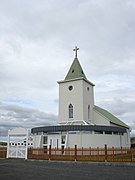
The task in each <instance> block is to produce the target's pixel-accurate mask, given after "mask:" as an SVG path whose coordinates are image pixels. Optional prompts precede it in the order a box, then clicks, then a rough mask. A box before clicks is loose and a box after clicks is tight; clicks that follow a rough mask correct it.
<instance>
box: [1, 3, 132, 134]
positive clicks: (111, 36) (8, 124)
mask: <svg viewBox="0 0 135 180" xmlns="http://www.w3.org/2000/svg"><path fill="white" fill-rule="evenodd" d="M75 46H78V47H79V48H80V50H79V52H78V59H79V61H80V63H81V65H82V68H83V70H84V72H85V74H86V76H87V79H89V80H90V81H92V82H93V83H94V84H95V85H96V86H95V104H96V105H98V106H100V107H102V108H105V109H107V110H108V111H110V112H112V113H113V114H114V115H116V116H117V117H118V118H120V119H121V120H122V121H123V122H125V123H127V124H128V125H129V126H130V127H131V128H132V135H133V134H135V1H134V0H75V1H73V0H29V1H24V0H4V1H3V0H0V136H1V137H0V138H2V136H6V135H7V130H8V129H12V128H14V127H35V126H43V125H49V124H55V123H57V119H58V84H57V81H60V80H64V78H65V76H66V74H67V72H68V70H69V68H70V66H71V64H72V61H73V59H74V52H73V48H74V47H75Z"/></svg>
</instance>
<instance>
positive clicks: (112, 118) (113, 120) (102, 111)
mask: <svg viewBox="0 0 135 180" xmlns="http://www.w3.org/2000/svg"><path fill="white" fill-rule="evenodd" d="M94 109H95V110H96V111H97V112H98V113H99V114H101V115H103V116H104V117H106V118H107V119H109V121H110V122H111V123H113V124H116V125H118V126H123V127H126V128H129V126H128V125H126V124H125V123H124V122H122V121H121V120H120V119H118V118H117V117H115V116H114V115H113V114H111V113H110V112H108V111H107V110H105V109H103V108H100V107H98V106H94Z"/></svg>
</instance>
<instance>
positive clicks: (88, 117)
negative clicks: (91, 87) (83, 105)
mask: <svg viewBox="0 0 135 180" xmlns="http://www.w3.org/2000/svg"><path fill="white" fill-rule="evenodd" d="M88 120H90V105H88Z"/></svg>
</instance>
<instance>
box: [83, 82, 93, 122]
mask: <svg viewBox="0 0 135 180" xmlns="http://www.w3.org/2000/svg"><path fill="white" fill-rule="evenodd" d="M83 104H84V105H83V112H84V120H85V121H91V122H92V123H93V107H94V94H93V86H92V85H91V84H90V83H88V82H87V81H83ZM88 106H89V108H88Z"/></svg>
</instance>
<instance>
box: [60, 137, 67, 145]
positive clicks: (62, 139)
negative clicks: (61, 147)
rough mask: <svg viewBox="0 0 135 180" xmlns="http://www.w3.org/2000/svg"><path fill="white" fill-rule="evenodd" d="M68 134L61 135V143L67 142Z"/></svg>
mask: <svg viewBox="0 0 135 180" xmlns="http://www.w3.org/2000/svg"><path fill="white" fill-rule="evenodd" d="M65 141H66V136H61V144H65Z"/></svg>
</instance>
